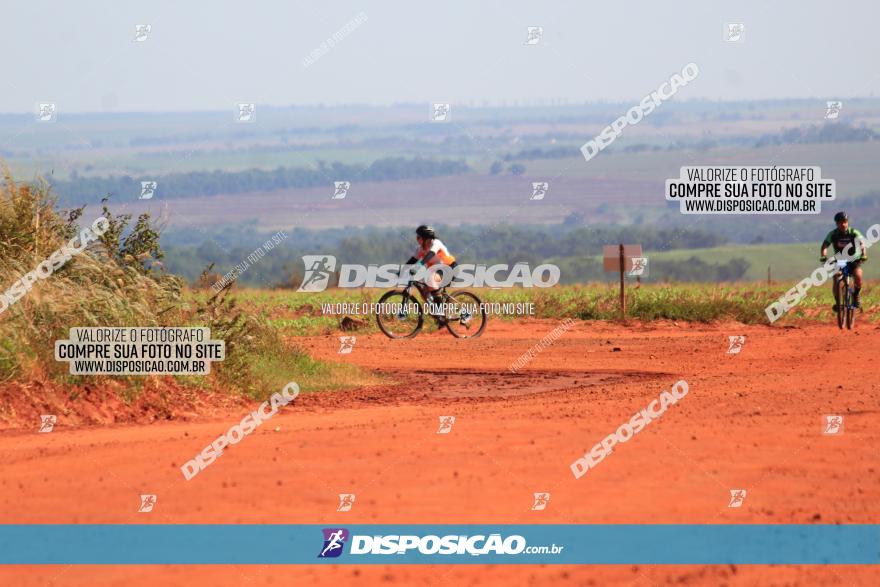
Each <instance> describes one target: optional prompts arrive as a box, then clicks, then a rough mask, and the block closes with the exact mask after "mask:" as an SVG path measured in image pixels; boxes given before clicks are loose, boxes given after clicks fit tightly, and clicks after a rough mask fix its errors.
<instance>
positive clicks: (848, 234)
mask: <svg viewBox="0 0 880 587" xmlns="http://www.w3.org/2000/svg"><path fill="white" fill-rule="evenodd" d="M856 238H860V239H863V240H864V238H865V237H863V236H862V233H861V232H859V231H858V230H856V229H855V228H847V229H846V230H840V229H838V228H835V229H834V230H832V231H831V232H829V233H828V235H827V236H826V237H825V240H824V241H822V247H821V248H822V249H825V248H826V247H828V246H829V245H831V246H833V247H834V252H835V253H839V252H841V251H845V252H846V253H847V254H848V255H852V259H851V260H852V261H855V260H856V259H860V258H861V256H862V247H860V246H858V245H857V244H856ZM851 249H855V250H854V251H851Z"/></svg>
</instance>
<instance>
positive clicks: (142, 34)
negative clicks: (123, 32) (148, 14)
mask: <svg viewBox="0 0 880 587" xmlns="http://www.w3.org/2000/svg"><path fill="white" fill-rule="evenodd" d="M152 30H153V25H151V24H136V25H134V42H135V43H143V42H144V41H146V40H147V37H148V36H149V35H150V31H152Z"/></svg>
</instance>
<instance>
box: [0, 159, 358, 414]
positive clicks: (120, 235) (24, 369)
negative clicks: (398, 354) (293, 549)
mask: <svg viewBox="0 0 880 587" xmlns="http://www.w3.org/2000/svg"><path fill="white" fill-rule="evenodd" d="M100 215H103V216H104V217H105V218H107V219H108V221H109V227H108V229H107V230H106V232H104V233H103V234H102V235H101V237H100V240H99V241H97V242H93V243H91V244H89V245H88V247H87V249H86V251H85V252H83V253H81V254H79V255H75V256H73V257H71V258H70V260H69V261H67V262H66V263H65V264H64V265H63V266H61V267H60V268H59V269H57V270H56V271H55V272H54V273H52V274H51V275H50V276H49V277H47V278H45V279H40V280H38V281H37V282H36V283H35V284H34V285H33V287H32V289H30V291H28V292H27V293H26V294H25V295H24V296H23V297H21V298H20V299H19V300H18V301H17V302H15V303H12V304H10V305H9V307H8V308H7V309H6V310H5V311H4V312H3V313H2V314H0V382H3V381H19V382H21V381H32V380H52V381H56V382H60V383H65V384H69V385H71V386H75V385H78V384H81V383H94V382H96V381H100V380H101V379H102V378H103V377H98V376H91V377H84V376H71V375H69V374H68V371H67V368H68V364H67V363H63V362H56V361H55V360H54V342H55V341H56V340H58V339H66V338H67V337H68V330H69V329H70V328H71V327H88V326H117V327H119V326H207V327H209V328H210V329H211V336H212V338H214V339H221V340H224V341H225V343H226V359H225V360H224V361H223V362H217V363H214V365H213V366H212V372H211V374H210V376H208V377H194V376H189V377H179V378H175V379H177V380H178V381H177V383H182V384H184V385H185V386H189V387H200V388H212V389H221V390H224V391H229V392H230V393H234V394H240V395H244V396H247V397H253V398H255V399H257V398H259V399H262V398H264V397H266V396H268V395H269V394H271V393H272V392H273V391H277V390H278V389H280V388H281V387H282V386H283V385H284V384H285V383H287V382H289V381H291V380H294V381H297V382H298V383H299V384H300V386H301V388H302V389H303V390H304V391H308V390H316V389H327V388H334V387H340V386H344V385H347V384H352V383H364V382H365V380H364V378H363V377H361V376H360V375H359V373H358V372H357V370H356V369H355V368H354V367H351V366H347V365H335V364H334V365H330V364H327V363H322V362H319V361H316V360H314V359H312V358H310V357H309V356H308V355H307V354H306V353H304V352H302V351H301V350H300V349H298V348H296V347H294V346H290V345H287V344H285V343H284V341H283V340H282V338H281V336H280V334H279V332H278V330H277V329H276V328H273V327H272V326H271V325H270V324H269V322H268V321H267V320H266V319H265V318H263V316H262V315H261V314H260V313H253V312H247V311H242V310H241V309H240V308H239V307H238V301H237V300H235V299H233V298H230V297H229V296H228V293H229V292H228V290H221V291H220V292H219V293H217V294H216V295H211V296H210V297H207V296H202V297H199V296H193V295H191V294H190V293H189V292H188V291H187V287H186V284H185V283H184V281H183V280H182V279H180V278H179V277H176V276H174V275H171V274H169V273H168V272H166V271H165V269H164V267H163V264H162V263H163V258H164V253H163V251H162V248H161V247H160V245H159V242H158V239H159V230H158V228H157V227H156V226H155V224H154V223H153V221H152V220H151V218H150V216H149V214H142V215H141V216H139V217H138V218H137V219H133V218H132V217H131V215H127V214H124V215H117V216H114V215H113V214H112V213H111V212H110V211H109V210H108V209H107V206H106V201H105V202H102V211H99V210H92V209H89V210H85V209H83V208H79V209H75V210H72V211H61V210H59V209H58V208H57V206H56V200H55V197H54V195H53V194H52V192H51V189H50V188H49V186H48V185H46V184H45V183H17V182H15V181H14V179H13V178H12V176H11V175H10V173H9V172H8V171H6V172H5V174H4V176H3V179H2V182H0V275H2V280H3V283H2V284H0V290H2V291H6V290H7V289H8V288H10V286H11V285H12V284H13V283H14V282H15V281H16V280H17V279H18V278H19V277H21V276H22V275H24V274H26V273H28V272H30V271H32V270H33V269H35V268H36V267H37V265H39V264H40V263H41V262H42V261H44V260H46V259H48V258H49V257H50V255H52V253H53V252H54V251H56V250H58V249H60V248H61V247H62V245H63V244H65V243H67V242H68V241H69V240H70V239H71V238H72V237H74V236H75V235H77V234H78V233H79V230H80V228H79V225H81V226H82V227H88V226H89V225H91V223H92V221H94V220H95V219H96V218H98V217H99V216H100ZM106 378H108V379H109V378H110V377H106ZM116 379H119V380H122V381H124V383H125V384H126V386H127V387H128V389H127V391H126V399H127V400H130V399H131V398H132V397H135V396H136V395H137V389H138V388H139V386H140V385H141V384H142V383H143V380H144V379H145V378H144V377H134V376H131V377H117V378H116Z"/></svg>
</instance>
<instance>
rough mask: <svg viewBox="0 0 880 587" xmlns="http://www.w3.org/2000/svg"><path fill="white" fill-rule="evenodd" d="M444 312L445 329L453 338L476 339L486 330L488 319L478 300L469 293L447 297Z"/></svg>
mask: <svg viewBox="0 0 880 587" xmlns="http://www.w3.org/2000/svg"><path fill="white" fill-rule="evenodd" d="M448 304H449V305H448V308H447V311H446V329H447V330H449V332H450V333H452V336H454V337H455V338H477V337H478V336H480V335H481V334H483V331H484V330H485V329H486V323H487V322H488V321H489V317H488V316H487V315H486V311H485V309H484V308H483V304H482V303H481V302H480V298H478V297H477V296H475V295H474V294H472V293H471V292H469V291H459V292H456V293H454V294H452V295H450V296H449V302H448Z"/></svg>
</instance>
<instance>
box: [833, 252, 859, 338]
mask: <svg viewBox="0 0 880 587" xmlns="http://www.w3.org/2000/svg"><path fill="white" fill-rule="evenodd" d="M837 268H838V269H839V270H840V273H839V274H838V275H835V276H834V291H835V292H836V293H837V327H838V328H840V329H841V330H843V325H844V324H846V327H847V329H849V330H852V327H853V324H855V321H856V306H855V285H854V282H853V274H852V270H851V269H850V268H849V263H848V262H846V261H841V260H838V261H837Z"/></svg>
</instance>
